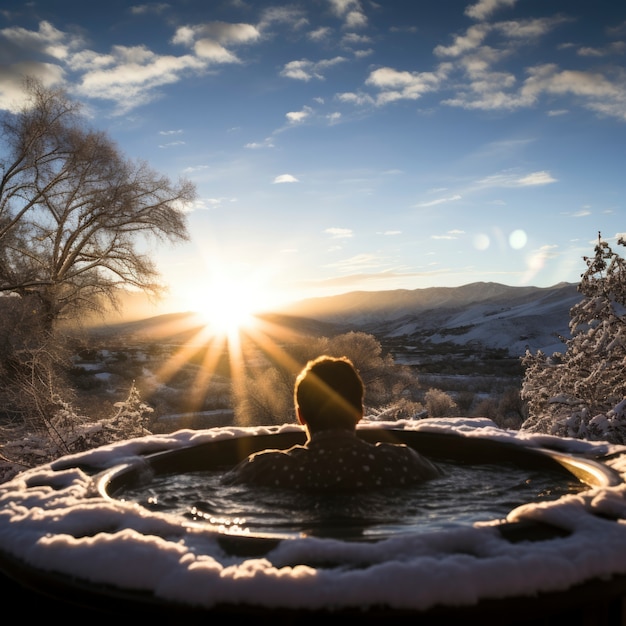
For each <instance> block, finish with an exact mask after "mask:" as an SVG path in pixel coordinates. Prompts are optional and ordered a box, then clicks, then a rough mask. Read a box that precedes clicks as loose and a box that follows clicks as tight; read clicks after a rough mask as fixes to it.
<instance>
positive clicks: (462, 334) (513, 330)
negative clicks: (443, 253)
mask: <svg viewBox="0 0 626 626" xmlns="http://www.w3.org/2000/svg"><path fill="white" fill-rule="evenodd" d="M581 299H582V296H581V294H580V293H578V291H577V287H576V285H574V284H569V283H561V284H558V285H555V286H553V287H548V288H539V287H509V286H506V285H500V284H497V283H473V284H471V285H465V286H463V287H456V288H438V287H434V288H429V289H416V290H412V291H407V290H395V291H378V292H356V293H352V294H345V295H342V296H336V297H331V298H321V299H315V300H307V301H305V302H301V303H298V304H297V305H296V306H294V307H292V308H290V310H289V313H290V314H303V315H304V314H306V316H307V317H309V318H315V319H317V320H320V321H324V322H332V323H334V324H335V325H336V326H337V327H341V328H342V330H361V331H364V332H368V333H371V334H374V335H376V336H377V337H384V338H397V339H402V338H405V339H406V341H407V343H412V342H415V341H420V342H425V341H426V342H429V343H432V344H437V343H443V342H450V343H454V344H458V345H468V344H476V345H480V346H483V347H486V348H495V349H507V350H508V351H509V353H510V355H511V356H517V355H522V354H524V352H525V350H526V348H527V347H528V348H529V349H530V350H531V351H533V352H536V351H537V350H539V349H541V350H543V351H544V352H546V353H552V352H555V351H560V350H562V349H563V343H562V342H561V341H560V340H559V336H569V326H568V325H569V311H570V309H571V307H572V306H573V305H574V304H575V303H577V302H579V301H580V300H581Z"/></svg>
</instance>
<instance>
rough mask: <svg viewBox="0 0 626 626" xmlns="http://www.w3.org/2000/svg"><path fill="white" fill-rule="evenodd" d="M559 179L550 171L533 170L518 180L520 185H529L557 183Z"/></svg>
mask: <svg viewBox="0 0 626 626" xmlns="http://www.w3.org/2000/svg"><path fill="white" fill-rule="evenodd" d="M556 182H557V179H556V178H554V177H553V176H552V175H551V174H550V172H533V173H532V174H528V175H527V176H523V177H522V178H519V179H518V180H517V184H518V185H519V186H520V187H529V186H534V185H549V184H550V183H556Z"/></svg>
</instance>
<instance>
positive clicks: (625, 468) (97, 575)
mask: <svg viewBox="0 0 626 626" xmlns="http://www.w3.org/2000/svg"><path fill="white" fill-rule="evenodd" d="M362 427H363V428H370V427H372V428H387V427H389V428H398V427H402V428H405V429H410V430H418V431H421V430H426V431H433V432H443V433H448V432H449V433H454V434H460V435H462V436H466V437H485V438H489V439H495V440H498V441H506V442H512V443H516V444H517V443H518V444H520V445H524V446H530V447H541V446H546V447H559V448H560V449H562V450H564V451H567V452H570V453H573V454H581V455H586V456H591V457H604V456H605V455H609V454H610V455H611V457H610V458H611V460H610V461H608V460H607V463H609V464H610V465H611V467H612V468H613V469H615V470H616V471H618V472H619V473H620V474H621V475H622V476H625V475H626V447H622V446H613V445H610V444H608V443H604V442H588V441H582V440H575V439H563V438H556V437H551V436H548V435H531V434H528V433H526V434H525V433H520V432H518V431H505V430H500V429H498V428H496V427H495V425H494V424H493V423H492V422H490V421H489V420H476V419H473V420H469V419H468V420H464V419H461V418H458V419H444V418H441V419H432V420H421V421H405V422H384V423H381V422H370V423H365V424H363V425H362ZM293 430H299V427H298V426H295V425H283V426H281V427H273V428H270V427H266V428H261V427H257V428H216V429H210V430H204V431H192V430H183V431H178V432H176V433H172V434H167V435H158V436H157V435H150V436H147V437H143V438H139V439H133V440H128V441H125V442H121V443H118V444H113V445H109V446H105V447H102V448H98V449H95V450H91V451H88V452H85V453H82V454H80V455H75V456H73V457H64V458H63V459H60V460H59V461H56V462H54V463H52V464H50V465H45V466H42V467H39V468H35V469H32V470H28V471H26V472H24V473H22V474H20V475H18V476H17V477H15V478H14V479H13V480H11V481H9V482H7V483H4V484H2V485H0V551H1V553H3V554H5V555H11V556H13V557H16V558H17V559H19V560H20V561H22V562H23V563H25V564H27V565H28V567H31V568H37V569H38V570H45V571H52V572H58V573H61V574H66V575H69V576H72V577H75V578H77V579H78V580H82V581H88V582H89V583H94V584H105V585H113V586H117V587H122V588H124V589H128V590H136V591H144V592H149V593H152V594H154V596H155V597H156V598H158V599H161V600H164V601H167V602H171V603H182V604H184V605H193V606H197V607H203V608H206V609H211V608H212V607H215V606H216V605H219V604H223V603H226V604H237V605H255V606H258V607H266V608H286V609H290V608H291V609H313V610H315V609H322V608H325V609H342V608H353V607H358V608H361V609H367V608H368V607H377V606H387V607H391V608H396V609H410V610H427V609H430V608H432V607H435V606H437V605H444V606H454V607H459V606H460V607H462V606H469V605H473V604H476V603H477V602H479V601H481V600H485V599H489V598H492V599H497V598H510V597H516V596H533V595H535V594H537V593H539V592H554V591H560V590H566V589H568V588H570V587H571V586H572V585H576V584H579V583H584V582H586V581H590V580H598V579H606V578H609V577H611V576H613V575H623V574H626V487H625V486H624V485H621V484H620V485H618V486H598V487H592V488H589V489H587V490H585V491H583V492H582V493H579V494H575V495H567V496H563V497H562V498H560V499H558V500H556V501H554V502H543V503H530V504H526V505H524V506H521V507H519V508H517V509H515V510H513V511H511V512H510V514H509V515H508V518H507V519H508V521H517V520H524V519H530V520H541V521H545V522H549V523H551V524H554V525H556V526H559V527H561V528H564V529H567V530H568V531H569V533H570V534H569V535H567V536H565V537H562V538H558V539H550V540H548V541H523V542H520V543H513V542H509V541H507V540H506V539H505V538H504V537H503V536H502V535H501V534H500V533H499V532H498V530H497V528H496V524H497V523H499V522H498V521H496V520H494V521H493V522H489V523H484V524H477V525H474V526H467V527H459V528H453V529H449V530H444V531H437V532H433V533H417V534H403V535H398V536H392V537H389V538H385V539H381V540H380V541H376V542H373V541H363V542H360V541H342V540H339V539H327V538H320V537H307V536H302V537H297V538H291V539H285V540H283V541H280V542H278V543H277V545H274V546H273V547H272V548H271V549H269V551H268V552H267V553H266V554H262V555H261V556H252V557H251V556H236V555H233V554H230V553H226V552H225V551H224V549H223V548H222V547H220V542H219V541H218V540H217V535H216V529H215V528H214V527H211V526H210V525H197V524H193V523H191V522H184V521H183V520H182V519H181V518H178V517H175V516H173V515H170V514H164V513H159V512H151V511H148V510H147V509H145V508H143V507H142V506H140V505H139V504H136V503H133V502H127V501H120V500H115V499H108V498H104V497H102V496H100V495H99V494H98V493H94V491H93V481H92V478H91V476H90V475H89V474H87V473H86V472H85V471H83V470H82V469H80V468H81V467H86V466H90V467H96V468H99V469H101V470H104V469H106V468H111V467H114V466H116V465H118V464H120V463H127V462H130V463H133V462H139V461H140V458H141V456H142V455H145V454H148V453H150V452H152V451H157V450H162V449H164V448H165V449H176V448H181V447H183V446H190V445H195V444H198V443H203V442H205V441H218V440H221V439H226V438H232V437H237V436H242V435H249V434H259V433H268V432H286V431H293ZM315 563H325V564H326V565H325V566H315V565H314V564H315ZM329 563H335V564H336V566H332V565H328V564H329ZM1 564H2V562H1V561H0V565H1Z"/></svg>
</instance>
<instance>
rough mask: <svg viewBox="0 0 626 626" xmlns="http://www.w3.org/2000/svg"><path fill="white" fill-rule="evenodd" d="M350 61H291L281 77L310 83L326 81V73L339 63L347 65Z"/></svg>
mask: <svg viewBox="0 0 626 626" xmlns="http://www.w3.org/2000/svg"><path fill="white" fill-rule="evenodd" d="M347 60H348V59H346V58H345V57H341V56H338V57H334V58H332V59H324V60H322V61H317V62H313V61H309V60H308V59H301V60H299V61H290V62H289V63H286V64H285V66H284V67H283V69H282V70H281V72H280V75H281V76H284V77H285V78H291V79H293V80H303V81H305V82H308V81H309V80H312V79H313V78H315V79H317V80H323V79H324V72H325V71H326V70H327V69H329V68H331V67H333V66H335V65H338V64H339V63H345V62H346V61H347Z"/></svg>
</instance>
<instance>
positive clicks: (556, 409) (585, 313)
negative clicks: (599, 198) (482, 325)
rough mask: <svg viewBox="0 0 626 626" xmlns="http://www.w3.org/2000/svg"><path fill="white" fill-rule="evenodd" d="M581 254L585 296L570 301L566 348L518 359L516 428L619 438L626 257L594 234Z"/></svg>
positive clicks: (624, 388)
mask: <svg viewBox="0 0 626 626" xmlns="http://www.w3.org/2000/svg"><path fill="white" fill-rule="evenodd" d="M618 244H619V245H622V246H626V239H625V238H624V237H620V238H618ZM584 260H585V262H586V264H587V270H586V271H585V273H584V274H583V275H582V279H581V282H580V284H579V286H578V291H579V292H580V293H581V294H582V295H583V296H584V298H583V299H582V300H581V301H580V302H579V303H577V304H575V305H574V306H573V307H572V308H571V309H570V323H569V329H570V335H571V336H570V338H567V339H565V338H562V341H563V342H564V344H565V347H566V349H565V352H563V353H561V352H555V353H554V354H552V355H551V356H546V355H545V354H543V353H542V352H541V351H539V352H538V353H537V354H531V353H530V352H527V353H526V355H525V356H524V357H523V359H522V363H523V365H524V366H525V368H526V371H525V375H524V380H523V383H522V392H521V395H522V398H523V399H524V400H525V401H526V402H527V403H528V416H529V417H528V419H527V420H526V421H525V422H524V424H523V425H522V429H524V430H529V431H533V432H545V433H550V434H554V435H559V436H568V437H578V438H581V439H595V440H607V441H611V442H614V443H626V376H625V372H626V261H624V259H623V258H621V257H620V256H619V255H618V254H617V253H616V252H614V251H613V250H612V249H611V247H610V246H609V244H608V243H607V242H606V241H603V240H602V239H601V237H600V235H598V243H597V245H596V247H595V256H593V257H584Z"/></svg>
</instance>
